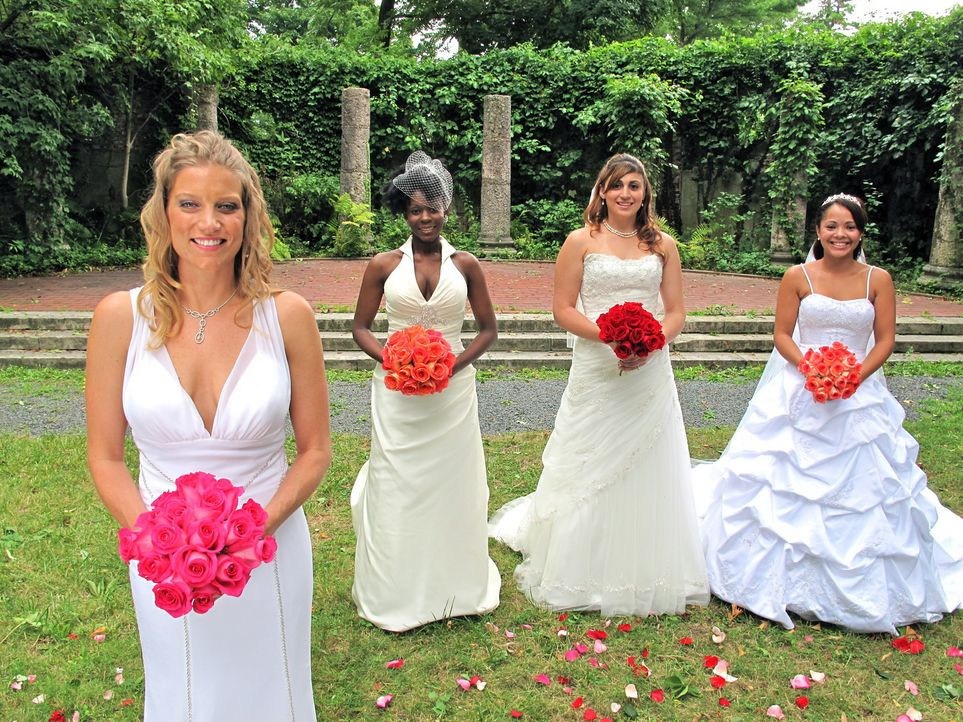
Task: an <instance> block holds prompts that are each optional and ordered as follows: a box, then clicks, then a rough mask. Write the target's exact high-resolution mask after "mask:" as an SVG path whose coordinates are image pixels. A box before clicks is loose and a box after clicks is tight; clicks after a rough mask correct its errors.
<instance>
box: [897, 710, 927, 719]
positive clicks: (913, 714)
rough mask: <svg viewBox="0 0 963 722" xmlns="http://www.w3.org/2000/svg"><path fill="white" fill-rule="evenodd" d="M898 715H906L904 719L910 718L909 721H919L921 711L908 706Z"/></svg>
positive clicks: (921, 717)
mask: <svg viewBox="0 0 963 722" xmlns="http://www.w3.org/2000/svg"><path fill="white" fill-rule="evenodd" d="M900 717H906V719H908V720H911V722H920V720H921V719H923V713H922V712H920V711H919V710H918V709H915V708H914V707H910V708H909V709H907V710H906V712H904V713H903V714H901V715H900Z"/></svg>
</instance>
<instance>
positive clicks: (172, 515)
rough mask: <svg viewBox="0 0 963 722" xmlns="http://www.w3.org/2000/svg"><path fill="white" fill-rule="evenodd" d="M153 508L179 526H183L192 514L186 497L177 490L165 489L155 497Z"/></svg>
mask: <svg viewBox="0 0 963 722" xmlns="http://www.w3.org/2000/svg"><path fill="white" fill-rule="evenodd" d="M151 508H152V509H153V510H154V511H155V512H157V513H158V514H160V515H161V516H163V517H165V518H166V519H168V520H169V521H170V522H171V523H173V524H177V525H178V526H181V525H182V524H183V523H184V520H185V519H187V518H188V517H189V515H190V508H189V507H188V506H187V504H186V503H185V501H184V497H183V496H181V495H180V494H178V493H177V492H176V491H165V492H164V493H163V494H161V495H160V496H159V497H157V498H156V499H154V503H153V504H151Z"/></svg>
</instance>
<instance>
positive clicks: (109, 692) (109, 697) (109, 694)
mask: <svg viewBox="0 0 963 722" xmlns="http://www.w3.org/2000/svg"><path fill="white" fill-rule="evenodd" d="M113 698H114V690H112V689H108V690H107V691H106V692H104V699H106V700H107V701H110V700H112V699H113Z"/></svg>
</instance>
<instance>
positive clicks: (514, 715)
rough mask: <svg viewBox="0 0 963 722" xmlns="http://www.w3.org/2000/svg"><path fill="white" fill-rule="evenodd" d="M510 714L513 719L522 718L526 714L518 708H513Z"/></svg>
mask: <svg viewBox="0 0 963 722" xmlns="http://www.w3.org/2000/svg"><path fill="white" fill-rule="evenodd" d="M508 714H509V715H510V716H511V718H512V719H521V718H522V717H523V716H524V715H523V714H522V713H521V712H519V711H518V710H517V709H513V710H512V711H511V712H509V713H508Z"/></svg>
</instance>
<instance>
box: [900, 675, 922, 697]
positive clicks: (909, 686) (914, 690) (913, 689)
mask: <svg viewBox="0 0 963 722" xmlns="http://www.w3.org/2000/svg"><path fill="white" fill-rule="evenodd" d="M903 688H904V689H905V690H906V691H907V692H909V693H910V694H911V695H913V696H914V697H915V696H917V695H918V694H919V693H920V688H919V687H917V686H916V683H915V682H911V681H910V680H908V679H907V680H906V681H905V682H903Z"/></svg>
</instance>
